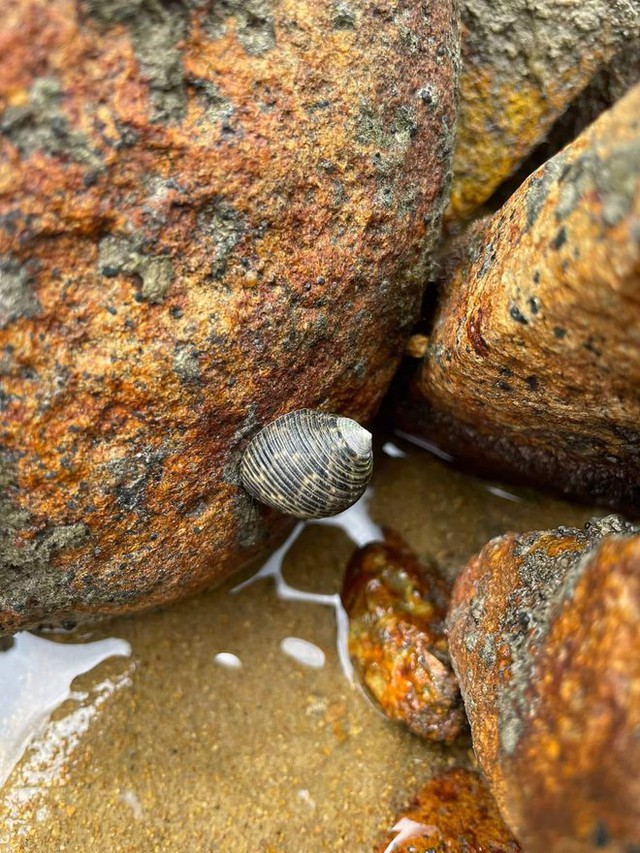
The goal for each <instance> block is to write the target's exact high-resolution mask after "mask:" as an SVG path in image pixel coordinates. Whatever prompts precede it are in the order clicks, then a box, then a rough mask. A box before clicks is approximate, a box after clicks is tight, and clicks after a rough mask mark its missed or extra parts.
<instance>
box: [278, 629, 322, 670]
mask: <svg viewBox="0 0 640 853" xmlns="http://www.w3.org/2000/svg"><path fill="white" fill-rule="evenodd" d="M280 648H281V650H282V651H283V653H284V654H285V655H288V656H289V657H290V658H293V659H294V660H296V661H298V663H301V664H302V665H303V666H310V667H311V668H312V669H322V667H323V666H324V663H325V654H324V652H323V651H322V649H321V648H320V646H316V644H315V643H310V642H309V640H303V639H302V637H285V638H284V640H282V642H281V643H280Z"/></svg>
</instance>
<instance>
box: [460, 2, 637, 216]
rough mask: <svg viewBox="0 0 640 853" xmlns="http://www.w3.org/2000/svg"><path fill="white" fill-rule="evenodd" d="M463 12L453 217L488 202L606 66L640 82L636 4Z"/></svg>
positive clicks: (503, 6) (476, 6)
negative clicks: (632, 53) (636, 48)
mask: <svg viewBox="0 0 640 853" xmlns="http://www.w3.org/2000/svg"><path fill="white" fill-rule="evenodd" d="M461 12H462V35H463V38H462V71H461V77H460V112H459V118H458V136H457V140H456V149H455V155H454V181H453V189H452V194H451V202H450V205H449V209H448V212H447V216H448V217H449V218H450V219H461V218H466V217H468V216H469V215H470V214H472V213H473V212H474V210H476V209H477V208H478V207H479V206H480V205H482V204H483V203H484V202H485V201H486V200H487V199H488V198H489V197H490V196H491V195H492V193H493V192H494V191H495V190H496V189H497V188H498V186H499V185H500V184H501V183H502V182H503V181H504V180H505V179H506V178H508V177H509V175H511V173H512V172H513V171H514V170H515V169H516V168H517V167H518V165H519V164H520V163H521V162H522V161H523V160H524V159H525V157H526V156H527V154H529V152H530V151H531V150H532V149H533V148H534V147H535V146H536V145H538V144H539V143H540V142H542V141H543V140H544V138H545V136H546V135H547V133H548V132H549V130H550V129H551V127H552V125H553V123H554V122H555V121H556V119H558V118H559V117H560V116H561V115H562V113H563V112H564V111H565V110H566V108H567V107H568V105H569V104H570V103H571V102H572V101H573V99H574V98H575V97H576V96H577V95H579V94H580V93H581V91H582V90H583V89H585V87H587V85H588V84H589V83H590V81H592V80H593V79H594V78H595V77H597V75H598V72H601V71H602V72H605V73H607V74H610V75H612V76H613V77H615V78H624V80H625V81H626V83H627V84H628V85H631V84H633V83H635V82H637V81H638V80H639V79H640V67H639V66H638V64H637V58H638V56H637V52H636V53H635V54H634V55H633V56H632V57H629V55H628V53H627V51H628V50H629V49H633V46H636V47H637V43H638V39H639V38H640V11H639V10H638V6H637V4H636V3H629V2H627V0H614V2H612V0H569V2H566V0H536V2H535V3H530V2H527V0H499V2H496V0H463V2H462V4H461ZM630 59H631V61H630ZM634 59H635V63H636V64H635V66H634V64H633V60H634ZM581 109H582V110H583V111H584V110H585V109H588V104H585V103H583V104H582V105H581Z"/></svg>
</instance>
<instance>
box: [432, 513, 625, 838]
mask: <svg viewBox="0 0 640 853" xmlns="http://www.w3.org/2000/svg"><path fill="white" fill-rule="evenodd" d="M447 624H448V631H449V643H450V650H451V657H452V660H453V663H454V667H455V670H456V673H457V674H458V677H459V679H460V686H461V689H462V694H463V697H464V701H465V708H466V711H467V715H468V717H469V722H470V724H471V735H472V738H473V746H474V749H475V752H476V755H477V757H478V761H479V762H480V765H481V767H482V770H483V771H484V774H485V776H486V778H487V780H488V782H489V784H490V787H491V790H492V792H493V794H494V796H495V798H496V801H497V803H498V806H499V807H500V810H501V812H502V815H503V817H504V818H505V820H506V821H507V823H508V824H509V826H510V827H511V829H512V830H513V831H514V833H515V835H516V836H517V838H518V839H519V840H520V842H521V843H522V845H523V847H524V849H525V850H531V851H538V850H540V851H542V850H545V851H552V853H565V852H566V851H571V853H583V851H591V850H600V849H606V850H607V851H612V853H628V851H630V850H636V849H638V845H640V774H639V772H638V770H639V768H640V739H639V738H638V732H640V655H638V649H640V535H637V528H633V527H632V526H631V525H629V524H627V523H626V522H624V521H622V520H621V519H620V518H619V517H616V516H609V517H608V518H605V519H602V520H598V521H593V522H590V523H589V524H587V525H586V527H585V529H584V530H576V529H568V528H558V529H557V530H551V531H544V532H537V533H527V534H519V535H515V534H507V535H505V536H502V537H499V538H497V539H494V540H492V541H491V542H490V543H489V544H488V545H486V546H485V548H484V549H483V550H482V551H481V552H480V554H479V555H478V556H476V557H474V558H473V559H472V560H471V561H470V562H469V564H468V565H467V567H466V568H465V570H464V571H463V572H462V574H461V575H460V576H459V578H458V580H457V581H456V584H455V586H454V591H453V597H452V603H451V611H450V614H449V617H448V622H447Z"/></svg>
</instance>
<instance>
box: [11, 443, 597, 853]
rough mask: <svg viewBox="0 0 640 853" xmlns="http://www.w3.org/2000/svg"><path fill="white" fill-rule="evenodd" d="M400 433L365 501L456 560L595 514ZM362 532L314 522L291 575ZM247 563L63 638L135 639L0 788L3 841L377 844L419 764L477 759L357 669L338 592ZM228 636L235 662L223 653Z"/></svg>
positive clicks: (334, 560)
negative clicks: (211, 584)
mask: <svg viewBox="0 0 640 853" xmlns="http://www.w3.org/2000/svg"><path fill="white" fill-rule="evenodd" d="M396 444H398V446H401V447H402V448H403V450H405V451H407V452H408V453H409V455H408V456H407V457H406V458H391V457H389V456H387V455H385V454H384V453H379V454H378V457H379V458H378V459H377V464H376V473H375V476H374V483H373V487H374V494H373V497H372V499H371V502H370V505H369V511H370V515H371V517H372V518H373V520H374V521H375V522H377V523H378V524H380V525H383V526H386V527H390V528H393V529H395V530H396V531H397V532H399V533H400V534H401V535H402V536H403V537H404V538H405V539H406V540H407V541H408V542H409V544H410V545H411V546H412V547H413V548H414V549H415V550H416V552H417V553H418V555H419V556H421V557H430V558H432V559H435V560H436V561H437V562H438V564H439V565H440V566H441V568H442V570H443V571H444V572H445V573H446V574H447V575H448V576H449V577H451V578H452V577H453V576H454V575H455V574H456V572H457V571H458V570H459V568H460V566H461V565H462V564H463V563H464V562H465V560H466V559H467V558H468V557H469V556H471V555H472V554H473V553H475V552H476V551H477V550H479V549H480V548H481V547H482V546H483V545H484V544H485V543H486V542H487V541H488V540H489V539H490V538H492V537H493V536H496V535H499V534H501V533H503V532H506V531H507V530H516V531H520V530H522V531H523V530H530V529H540V528H548V527H555V526H558V525H560V524H564V525H582V524H583V523H584V522H585V521H586V520H587V519H588V518H590V517H591V516H592V515H594V514H600V515H601V514H602V512H599V513H594V511H592V510H589V509H587V508H584V507H573V506H570V505H568V504H566V503H562V502H560V501H555V500H552V499H551V498H549V497H548V496H546V495H540V494H535V493H533V492H530V491H526V492H525V491H520V490H514V489H513V488H511V487H504V489H505V490H506V492H507V495H509V494H510V495H511V496H512V497H515V498H517V500H513V499H512V497H511V498H510V497H508V496H505V495H501V494H500V491H499V490H498V493H495V492H491V491H489V489H488V485H490V484H487V483H484V482H481V481H478V480H475V479H473V478H471V477H465V476H463V475H461V474H459V473H456V472H455V471H453V470H451V469H450V468H449V467H448V466H447V465H445V464H443V463H442V462H441V461H439V460H438V459H436V458H435V457H433V456H431V455H429V454H427V453H424V452H421V451H417V450H412V449H411V448H410V447H409V445H407V444H406V443H402V442H396ZM353 549H354V545H353V543H352V542H351V541H350V539H349V538H348V537H347V535H346V534H345V533H344V532H343V531H341V530H338V529H335V528H332V527H326V526H318V525H311V526H308V527H307V528H305V530H304V531H303V533H302V534H301V536H300V538H299V539H298V540H297V541H296V542H295V543H294V544H293V546H292V547H291V549H290V551H289V553H288V554H287V556H286V558H285V561H284V566H283V572H284V576H285V579H286V581H287V582H288V583H289V584H290V585H291V586H294V587H296V588H298V589H301V590H306V591H312V592H316V593H324V594H332V593H335V592H337V591H338V590H339V589H340V585H341V578H342V573H343V571H344V568H345V566H346V563H347V561H348V559H349V556H350V554H351V553H352V551H353ZM241 579H242V576H241V577H240V578H235V579H233V580H232V581H231V582H230V583H228V584H227V585H225V586H224V587H221V588H219V589H217V590H214V591H211V592H209V593H206V594H204V595H201V596H198V597H197V598H194V599H191V600H189V601H186V602H183V603H181V604H178V605H176V606H173V607H170V608H166V609H165V610H162V611H157V612H153V613H149V614H146V615H143V616H138V617H135V618H128V619H118V620H114V621H112V622H109V623H105V624H102V625H100V626H99V627H97V628H92V629H83V630H81V631H80V632H76V634H74V635H70V636H68V637H64V638H61V639H62V641H64V642H74V643H75V642H79V641H80V640H87V639H91V640H96V639H101V638H103V637H117V638H122V639H124V640H126V641H128V642H129V643H130V644H131V647H132V650H133V651H132V656H131V658H113V659H111V660H108V661H106V662H104V663H101V664H100V665H99V666H98V667H96V668H95V669H93V670H92V671H91V672H89V673H87V674H85V675H83V676H80V677H79V678H77V679H76V680H75V682H74V684H73V689H74V694H75V698H71V699H69V700H67V701H66V702H65V703H64V704H63V705H62V706H61V707H59V708H58V709H57V710H56V711H55V713H54V714H53V717H52V723H51V724H50V726H49V729H48V732H47V733H45V735H44V736H43V737H42V738H40V739H38V740H37V741H36V742H35V743H34V744H33V746H32V747H31V748H30V749H29V750H28V751H27V753H26V754H25V756H24V757H23V759H22V761H21V762H20V764H19V765H18V766H17V767H16V768H15V769H14V771H13V773H12V774H11V776H10V777H9V779H8V781H7V783H6V785H5V786H4V788H3V790H2V794H1V795H0V826H2V827H3V828H2V829H0V850H7V851H11V853H13V851H38V853H40V851H41V852H42V853H53V851H56V853H57V851H74V853H75V851H86V850H91V851H97V852H98V853H102V851H104V853H107V851H109V853H111V851H113V853H119V851H127V852H128V851H180V852H181V853H183V852H184V853H186V851H203V852H204V853H208V851H234V853H236V851H237V853H242V851H264V853H301V851H303V853H306V851H309V853H314V851H325V850H327V851H335V850H338V851H339V850H345V851H369V850H371V848H372V846H373V844H374V842H375V841H376V840H377V839H378V838H379V836H380V834H381V832H383V831H384V830H385V829H387V828H388V827H390V826H391V825H392V824H393V819H394V816H395V814H396V813H397V811H398V810H399V809H400V808H401V807H402V806H404V805H405V804H406V803H407V802H408V801H410V800H411V798H412V795H413V794H414V792H415V790H416V789H417V788H418V786H419V785H420V784H421V783H422V782H424V781H425V780H427V779H428V778H429V777H430V776H431V775H433V774H434V773H435V772H438V771H439V770H441V769H442V768H444V767H446V766H450V765H453V764H456V763H468V762H469V761H470V760H471V756H470V751H469V744H468V743H467V742H465V741H463V742H461V743H460V744H459V745H458V746H457V747H456V748H455V749H451V748H446V749H445V748H440V747H438V746H433V745H428V744H425V743H423V742H421V741H420V740H419V739H418V738H416V737H414V736H413V735H410V734H409V733H408V732H406V731H404V730H403V729H402V728H401V727H400V726H398V725H395V724H393V723H390V722H388V721H386V720H385V719H384V718H383V717H382V716H381V715H380V714H379V713H378V712H377V711H376V710H375V708H374V707H373V706H372V705H371V704H370V703H369V702H368V701H367V700H366V699H365V698H364V696H363V695H362V694H361V693H360V692H359V691H358V690H357V689H354V688H353V687H352V685H351V684H350V683H349V681H348V680H347V679H346V678H345V675H344V673H343V670H342V668H341V666H340V662H339V658H338V654H337V649H336V619H335V612H334V610H333V609H332V608H331V607H326V606H321V605H318V604H308V603H301V602H297V601H284V600H280V599H279V598H278V597H277V595H276V592H275V587H274V583H273V580H272V579H271V578H263V579H259V580H257V581H256V582H255V583H253V584H252V585H250V586H248V587H246V588H245V589H243V590H242V591H241V592H238V593H236V594H231V593H230V589H231V588H232V587H233V586H235V585H236V584H237V583H238V582H239V580H241ZM286 637H297V638H301V639H304V640H307V641H310V642H311V643H313V644H315V646H317V647H319V648H320V649H322V651H323V652H324V653H325V656H326V660H325V664H324V666H323V667H321V668H312V667H310V666H308V665H304V664H302V663H300V662H298V661H296V660H294V659H292V658H291V657H289V656H287V655H286V654H284V653H283V651H282V650H281V646H280V644H281V641H282V640H283V639H284V638H286ZM220 652H228V653H232V654H233V655H236V656H237V657H238V658H239V660H240V661H241V663H242V666H241V667H240V668H229V667H225V666H223V665H221V664H220V663H218V662H216V660H215V656H216V655H217V654H218V653H220ZM0 710H1V698H0ZM83 729H84V730H83ZM47 736H48V740H47ZM43 745H45V746H46V749H45V748H44V746H43Z"/></svg>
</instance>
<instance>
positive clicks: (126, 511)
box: [0, 0, 458, 631]
mask: <svg viewBox="0 0 640 853" xmlns="http://www.w3.org/2000/svg"><path fill="white" fill-rule="evenodd" d="M0 5H1V7H2V13H3V22H4V25H3V32H2V34H1V35H0V39H1V41H0V49H2V55H3V75H2V80H0V108H2V109H3V112H2V115H1V116H0V128H1V130H2V134H1V136H0V223H1V227H0V256H1V258H2V261H1V263H2V267H1V269H0V275H1V276H2V279H1V280H2V297H3V298H2V300H1V301H0V359H1V361H0V371H1V376H2V392H3V393H2V403H1V405H2V406H3V419H2V427H1V430H0V446H1V447H2V457H1V458H2V463H3V467H2V474H1V480H2V487H3V488H2V493H1V495H0V500H1V501H2V507H1V510H2V511H1V512H0V516H1V518H2V521H1V522H0V523H2V524H3V525H4V528H5V529H4V530H3V543H6V544H3V545H2V554H1V555H0V556H1V559H0V566H1V569H2V572H1V576H2V596H3V597H2V600H1V602H0V630H3V631H12V630H17V629H19V628H22V627H25V626H28V625H34V624H36V623H37V622H38V621H40V620H42V619H56V620H59V619H75V618H78V617H80V616H83V615H87V614H92V615H95V614H110V613H117V612H125V611H133V610H137V609H140V608H142V607H147V606H151V605H155V604H160V603H163V602H166V601H170V600H172V599H175V598H177V597H179V596H181V595H185V594H187V593H190V592H193V591H195V590H198V589H201V588H202V587H204V586H206V585H207V584H210V583H211V582H212V581H215V580H219V579H221V578H223V577H224V576H225V575H227V574H228V573H229V572H231V571H233V570H234V569H235V568H237V567H239V566H240V565H243V564H245V563H247V562H248V561H250V560H252V559H255V558H256V557H257V556H258V555H259V554H261V553H264V552H265V551H266V550H267V549H268V548H269V547H273V545H274V544H275V543H276V542H277V541H278V538H279V537H281V536H282V535H283V533H284V531H285V530H286V528H287V526H288V521H287V520H286V519H284V518H282V517H278V516H276V515H275V514H274V513H272V512H270V511H269V510H265V509H260V510H258V509H256V508H255V506H254V505H252V504H251V502H250V501H249V500H248V498H247V497H246V495H244V494H243V492H242V491H241V490H240V489H239V487H238V481H237V473H236V470H237V461H238V458H239V454H240V453H241V451H242V448H243V446H244V445H245V443H246V441H247V439H248V437H250V436H251V434H252V433H253V432H255V431H256V430H257V429H258V428H259V427H260V426H261V425H263V424H264V423H265V422H268V421H270V420H271V419H273V418H274V417H276V416H277V415H279V414H282V413H283V412H284V411H286V410H290V409H294V408H298V407H303V406H314V407H321V408H323V409H325V410H335V411H339V412H344V413H345V414H349V415H351V416H353V417H355V418H357V419H359V420H367V419H368V418H370V417H371V416H372V414H373V413H374V412H375V409H376V407H377V405H378V403H379V401H380V399H381V396H382V394H383V393H384V390H385V388H386V386H387V385H388V383H389V381H390V378H391V376H392V374H393V371H394V369H395V366H396V364H397V360H398V358H399V357H400V355H401V353H402V350H403V347H404V344H405V341H406V338H407V337H408V334H409V331H410V328H411V324H412V322H413V320H414V318H415V315H416V312H417V310H418V304H419V299H420V293H421V290H422V281H423V276H424V274H425V270H426V269H427V266H428V264H429V251H430V246H431V243H432V242H433V239H434V237H435V235H436V232H437V225H438V220H439V216H440V214H441V212H442V208H443V206H444V203H445V197H444V195H445V190H446V183H447V176H448V172H449V169H450V154H451V132H452V131H451V128H452V127H453V118H454V112H455V70H456V64H457V50H458V47H457V27H456V22H455V17H454V14H453V9H452V4H451V3H450V2H446V3H443V4H439V7H438V9H437V10H435V11H433V12H432V14H430V15H429V17H426V16H424V15H423V13H422V11H421V10H420V9H418V8H414V7H413V6H412V5H411V4H409V3H400V4H393V6H388V7H387V6H385V5H383V6H381V5H380V4H379V3H369V2H367V3H364V4H360V5H359V6H358V8H357V9H356V10H355V12H354V13H353V16H352V18H349V16H347V17H346V18H345V17H344V16H342V17H341V18H339V19H338V18H336V14H337V13H335V10H334V9H333V5H332V4H331V3H329V2H327V3H320V4H318V3H311V2H305V3H295V2H292V0H291V1H290V2H283V3H279V4H277V5H275V6H274V7H273V8H271V6H270V5H268V4H265V5H264V9H263V11H262V12H261V13H260V14H259V15H254V16H253V17H251V15H250V9H249V6H248V5H246V4H243V3H238V4H234V7H233V13H230V12H228V10H227V9H226V7H224V9H223V8H222V7H220V6H219V5H218V4H214V5H213V6H212V7H208V6H207V7H206V8H205V7H202V8H200V7H199V8H196V9H188V8H184V7H178V6H175V7H173V6H172V7H171V8H170V9H169V8H167V9H166V10H165V9H164V7H162V8H163V10H164V11H162V13H160V12H158V9H156V7H155V6H153V7H152V6H147V5H146V4H142V5H140V4H138V5H135V6H134V7H131V6H130V4H128V3H124V2H118V1H117V0H116V2H109V3H106V2H101V0H86V2H81V3H72V2H69V0H55V2H42V0H29V2H18V0H3V2H2V4H0ZM158 8H160V7H158ZM154 9H155V12H154ZM426 77H428V78H430V79H432V81H433V85H434V87H435V88H436V89H437V91H438V97H439V106H438V109H437V111H436V113H435V114H434V113H433V112H430V113H429V114H427V113H426V111H424V109H423V105H422V102H421V101H420V99H419V98H418V97H417V96H416V90H417V89H418V88H419V84H420V83H421V81H422V80H423V79H425V78H426ZM428 217H431V219H429V222H430V224H426V222H425V219H426V218H428ZM247 284H251V286H250V287H247Z"/></svg>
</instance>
